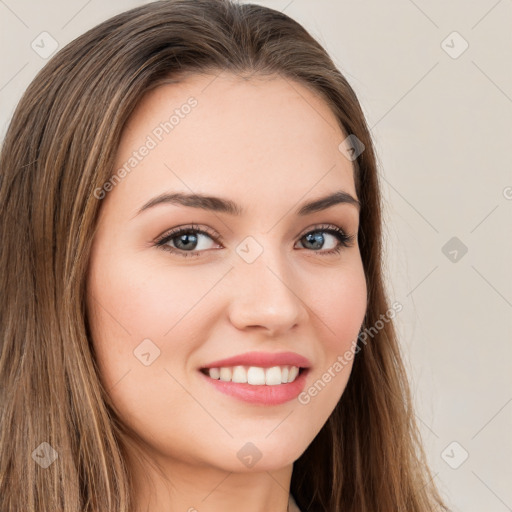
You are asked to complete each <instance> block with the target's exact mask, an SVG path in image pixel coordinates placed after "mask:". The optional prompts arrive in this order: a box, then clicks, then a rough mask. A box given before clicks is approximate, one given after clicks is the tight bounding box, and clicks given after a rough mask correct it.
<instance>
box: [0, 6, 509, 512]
mask: <svg viewBox="0 0 512 512" xmlns="http://www.w3.org/2000/svg"><path fill="white" fill-rule="evenodd" d="M142 3H144V2H140V1H135V0H123V1H120V0H112V1H110V2H108V3H106V2H103V3H102V2H100V1H99V0H90V1H88V2H87V1H85V0H71V1H63V0H51V1H46V2H36V1H33V0H32V1H30V0H4V1H1V2H0V33H1V36H0V37H1V43H2V46H1V53H0V55H1V69H2V73H1V78H0V102H1V103H0V138H3V136H4V134H5V130H6V128H7V124H8V122H9V119H10V117H11V115H12V113H13V110H14V108H15V105H16V103H17V102H18V100H19V99H20V97H21V94H22V93H23V91H24V90H25V88H26V87H27V85H28V84H29V82H30V81H31V80H32V79H33V78H34V76H35V75H36V73H37V71H38V70H39V69H40V68H41V67H42V66H43V65H44V64H45V62H46V61H47V59H45V58H43V57H41V56H40V55H39V54H38V53H36V52H35V51H34V50H33V49H32V47H31V43H32V42H33V41H36V43H37V41H40V37H47V36H39V35H40V34H41V33H42V32H48V33H49V34H51V36H52V38H53V39H55V40H56V42H57V43H58V45H59V48H62V46H64V45H65V44H67V43H68V42H69V41H71V40H72V39H74V38H75V37H77V36H78V35H80V34H82V33H83V32H84V31H85V30H87V29H89V28H91V27H92V26H94V25H96V24H98V23H99V22H101V21H103V20H105V19H106V18H108V17H110V16H111V15H114V14H117V13H119V12H121V11H123V10H127V9H129V8H132V7H136V6H137V5H141V4H142ZM146 3H147V2H146ZM254 3H259V4H262V5H267V6H269V7H273V8H275V9H279V10H284V12H286V14H288V15H290V16H291V17H293V18H295V19H296V20H297V21H299V22H300V23H302V24H303V25H304V26H305V27H306V28H307V29H308V30H309V31H310V32H311V33H312V34H313V35H314V36H315V37H317V39H319V41H320V42H321V43H322V44H323V45H324V46H325V47H326V49H327V50H328V51H329V53H330V54H331V56H332V57H333V59H334V61H335V62H336V64H337V65H338V66H339V68H340V70H341V71H342V72H343V73H344V74H345V76H346V77H347V79H348V80H349V82H350V83H351V85H352V86H353V88H354V89H355V91H356V93H357V95H358V97H359V99H360V101H361V103H362V106H363V109H364V111H365V114H366V116H367V120H368V124H369V126H370V127H371V130H372V134H373V137H374V141H375V144H376V149H377V153H378V157H379V162H380V178H381V182H382V190H383V194H384V199H385V203H386V206H385V224H386V248H387V249H386V250H387V252H386V260H387V267H388V269H389V275H388V282H389V294H390V300H391V302H394V301H399V302H400V303H401V304H402V305H403V310H402V312H400V313H399V315H398V316H397V317H396V322H397V326H398V330H399V333H400V337H401V343H402V346H403V351H404V357H405V360H406V364H407V366H408V368H409V373H410V380H411V387H412V391H413V394H414V398H415V402H416V408H417V417H418V420H419V423H420V426H421V430H422V435H423V439H424V444H425V447H426V449H427V453H428V457H429V460H430V463H431V467H432V469H433V473H434V474H435V479H436V482H437V483H438V485H439V487H440V489H441V491H442V493H443V495H444V496H445V497H446V498H447V501H448V503H449V504H450V505H451V507H452V509H453V510H454V511H464V512H481V511H484V510H485V511H486V512H502V511H503V512H505V511H506V510H512V468H511V465H512V435H511V432H512V428H511V427H512V376H511V366H512V365H511V362H512V344H511V340H512V314H511V313H512V277H511V272H510V267H511V262H512V236H511V235H512V230H511V225H512V224H511V220H512V155H511V151H510V148H511V142H512V65H511V63H512V58H511V57H512V55H511V54H512V30H511V28H512V2H511V1H510V0H501V1H497V2H495V1H494V0H489V1H481V0H479V1H475V2H471V3H470V2H462V1H453V2H449V3H447V2H442V1H440V0H436V1H431V2H426V1H422V2H420V1H419V0H418V1H415V2H413V1H412V0H388V1H386V2H379V1H377V0H371V1H359V2H341V1H334V0H331V1H328V0H315V1H313V0H309V1H308V0H291V1H290V0H282V1H281V0H276V1H266V2H263V1H256V2H254ZM453 32H457V34H453ZM47 44H49V40H48V41H47ZM466 45H468V47H467V49H465V50H464V48H465V46H466ZM40 46H41V44H40ZM46 47H48V46H46ZM462 50H464V51H462ZM454 237H455V238H454ZM446 244H447V245H446ZM466 250H467V252H465V251H466ZM454 442H455V444H452V443H454ZM466 453H467V455H468V457H467V459H466V460H465V461H464V462H462V460H463V458H464V457H465V454H466ZM461 462H462V463H461Z"/></svg>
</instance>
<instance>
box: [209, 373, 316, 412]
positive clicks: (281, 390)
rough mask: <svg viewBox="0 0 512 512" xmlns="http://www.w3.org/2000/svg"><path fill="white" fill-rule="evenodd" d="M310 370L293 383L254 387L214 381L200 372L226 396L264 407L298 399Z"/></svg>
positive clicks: (301, 374)
mask: <svg viewBox="0 0 512 512" xmlns="http://www.w3.org/2000/svg"><path fill="white" fill-rule="evenodd" d="M308 372H309V369H307V368H306V369H304V370H302V372H301V373H300V374H299V375H298V376H297V378H296V379H295V380H294V381H293V382H288V383H286V384H276V385H275V386H267V385H261V386H253V385H252V384H241V383H236V382H228V381H223V380H218V379H212V378H211V377H209V376H208V375H205V374H204V373H203V372H201V371H200V372H199V373H200V374H201V375H202V377H203V378H205V379H206V380H207V381H208V382H209V383H210V384H211V385H212V386H214V387H215V388H216V389H217V390H218V391H220V392H221V393H224V394H226V395H230V396H232V397H235V398H237V399H239V400H243V401H244V402H249V403H252V404H262V405H279V404H284V403H286V402H289V401H290V400H293V399H294V398H297V397H298V396H299V394H300V393H301V392H302V390H303V389H304V386H305V385H306V376H307V374H308Z"/></svg>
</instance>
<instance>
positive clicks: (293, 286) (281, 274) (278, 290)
mask: <svg viewBox="0 0 512 512" xmlns="http://www.w3.org/2000/svg"><path fill="white" fill-rule="evenodd" d="M274 255H275V256H274ZM235 267H236V268H235V269H233V271H232V272H230V274H231V275H230V279H231V280H232V281H231V282H230V283H229V284H228V286H229V287H230V289H231V291H232V293H231V297H232V298H231V302H230V305H229V318H230V321H231V323H232V324H233V325H234V326H235V327H236V328H238V329H240V330H247V329H258V328H259V329H261V330H265V331H266V332H267V333H268V334H269V335H271V336H273V337H274V336H279V335H283V334H285V333H286V332H287V331H289V330H291V329H293V328H294V327H296V326H297V325H298V324H300V323H301V322H303V321H304V319H306V318H307V308H306V305H305V301H304V299H305V298H303V297H301V295H300V289H298V286H297V282H298V281H297V279H293V275H292V273H291V271H290V269H289V268H288V267H287V266H286V264H285V263H284V262H283V261H282V258H280V257H279V255H277V254H275V252H274V251H272V254H271V251H269V250H265V251H264V252H263V254H262V255H261V256H260V257H259V258H258V259H257V260H256V261H254V262H253V263H246V262H245V261H238V262H237V264H236V265H235Z"/></svg>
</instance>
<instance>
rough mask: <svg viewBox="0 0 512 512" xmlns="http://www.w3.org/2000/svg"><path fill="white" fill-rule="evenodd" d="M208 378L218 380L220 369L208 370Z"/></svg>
mask: <svg viewBox="0 0 512 512" xmlns="http://www.w3.org/2000/svg"><path fill="white" fill-rule="evenodd" d="M210 377H211V378H212V379H219V378H220V369H219V368H210Z"/></svg>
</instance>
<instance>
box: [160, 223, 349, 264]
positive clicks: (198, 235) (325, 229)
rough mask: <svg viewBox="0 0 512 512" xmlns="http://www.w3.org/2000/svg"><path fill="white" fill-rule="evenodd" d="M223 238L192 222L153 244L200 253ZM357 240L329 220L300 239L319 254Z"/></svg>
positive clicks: (185, 253) (179, 251) (172, 250)
mask: <svg viewBox="0 0 512 512" xmlns="http://www.w3.org/2000/svg"><path fill="white" fill-rule="evenodd" d="M326 233H327V236H326V235H325V234H326ZM208 239H209V241H208ZM221 240H222V239H221V237H220V235H218V234H216V233H214V232H211V231H210V230H209V229H208V228H205V229H201V228H200V227H199V226H196V225H194V224H192V225H190V226H181V227H177V228H174V229H172V230H171V231H169V232H167V233H165V234H164V235H163V236H162V237H160V238H159V239H158V240H157V241H156V242H155V244H154V245H155V246H157V247H158V248H160V249H162V250H164V251H168V252H170V253H173V254H177V255H179V256H183V257H188V256H200V255H201V253H202V252H204V251H205V250H208V249H211V248H212V242H218V241H221ZM354 240H355V235H347V234H346V233H345V232H344V231H343V230H342V229H341V228H339V227H338V226H335V225H333V224H327V225H324V226H318V227H316V228H315V229H314V230H312V231H308V232H307V233H306V234H305V235H303V236H302V237H301V238H300V239H299V242H300V243H301V245H302V248H305V249H311V250H312V252H317V253H319V254H320V255H329V254H335V253H339V252H340V251H341V249H342V248H343V247H350V246H352V245H353V242H354ZM303 241H304V242H303ZM326 241H327V245H328V246H329V247H328V248H327V250H319V249H322V248H323V246H324V244H326ZM213 245H215V244H213Z"/></svg>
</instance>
